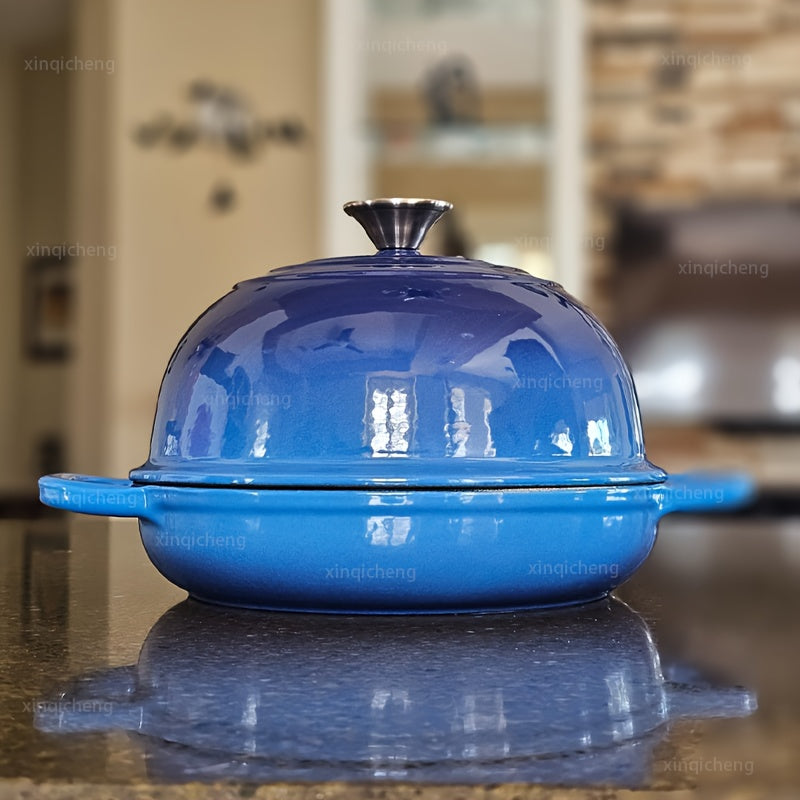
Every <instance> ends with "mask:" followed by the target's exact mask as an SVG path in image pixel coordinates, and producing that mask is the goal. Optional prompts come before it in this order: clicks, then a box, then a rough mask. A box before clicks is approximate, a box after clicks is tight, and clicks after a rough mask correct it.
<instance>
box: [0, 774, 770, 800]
mask: <svg viewBox="0 0 800 800" xmlns="http://www.w3.org/2000/svg"><path fill="white" fill-rule="evenodd" d="M760 788H762V789H763V788H764V787H760ZM758 790H759V787H756V786H750V787H748V788H747V789H745V788H744V787H742V788H741V789H734V788H733V787H731V786H729V785H720V786H719V787H713V788H712V787H703V789H702V790H701V791H700V792H698V791H696V790H693V789H691V788H679V789H670V790H667V789H664V790H659V789H644V790H637V789H616V788H613V787H602V786H597V787H588V788H587V787H583V788H569V787H556V786H543V785H538V784H523V783H504V784H491V785H470V784H453V785H448V784H418V783H344V782H332V783H322V784H320V783H274V784H263V785H257V784H247V783H183V784H181V783H179V784H153V783H138V784H117V783H83V782H74V783H69V782H61V781H59V782H47V781H44V782H36V781H33V780H30V779H28V778H0V800H19V799H20V798H24V799H25V800H35V799H36V798H42V799H43V800H77V798H80V800H134V799H136V800H144V799H145V798H146V799H147V800H161V798H178V799H179V800H180V798H186V800H195V798H206V797H208V798H213V799H214V800H242V798H252V800H411V798H415V800H471V799H472V798H476V800H614V798H620V800H654V799H655V798H664V799H665V800H667V799H668V800H689V799H690V798H697V797H698V796H702V797H703V798H712V800H713V798H720V800H722V798H730V799H731V800H749V798H756V797H761V796H763V795H760V794H759V791H758Z"/></svg>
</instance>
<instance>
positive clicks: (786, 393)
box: [612, 202, 800, 430]
mask: <svg viewBox="0 0 800 800" xmlns="http://www.w3.org/2000/svg"><path fill="white" fill-rule="evenodd" d="M612 248H613V256H614V259H615V267H616V269H615V276H614V283H615V285H614V287H613V289H614V291H613V297H614V300H615V303H616V309H615V319H616V325H615V334H616V336H617V339H618V341H619V343H620V346H621V348H622V351H623V354H624V356H625V357H626V359H627V361H628V363H629V364H630V366H631V369H632V371H633V376H634V381H635V383H636V388H637V392H638V394H639V400H640V403H641V408H642V414H643V416H644V418H645V419H648V420H650V421H655V422H669V423H708V424H722V425H724V426H727V427H739V428H748V429H761V428H775V427H789V428H795V429H798V430H800V204H798V203H744V202H728V203H714V204H706V205H703V206H698V207H694V208H682V209H664V208H660V209H638V208H633V207H632V206H622V207H620V208H618V210H617V212H616V217H615V231H614V236H613V244H612Z"/></svg>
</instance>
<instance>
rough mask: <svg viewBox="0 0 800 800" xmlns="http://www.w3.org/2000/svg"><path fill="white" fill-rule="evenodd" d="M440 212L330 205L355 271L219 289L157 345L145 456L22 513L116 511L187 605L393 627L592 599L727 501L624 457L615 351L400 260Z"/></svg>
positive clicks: (502, 290) (567, 305)
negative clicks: (659, 544)
mask: <svg viewBox="0 0 800 800" xmlns="http://www.w3.org/2000/svg"><path fill="white" fill-rule="evenodd" d="M449 207H450V206H449V204H448V203H443V202H441V201H433V200H407V199H388V200H374V201H369V202H363V203H362V202H359V203H349V204H348V205H347V206H345V210H346V211H347V213H348V214H350V215H351V216H354V217H356V218H357V219H358V220H359V221H360V222H361V223H362V225H364V227H365V229H366V230H367V233H368V234H369V235H370V238H371V239H372V241H373V242H374V243H375V244H376V245H377V247H378V252H377V253H376V254H375V255H373V256H366V257H365V256H357V257H351V258H337V259H328V260H320V261H312V262H309V263H306V264H301V265H295V266H290V267H283V268H280V269H277V270H273V271H272V272H270V273H269V274H268V275H266V276H264V277H262V278H256V279H254V280H249V281H244V282H243V283H240V284H238V285H237V286H236V287H234V289H233V290H232V291H231V292H230V293H229V294H227V295H226V296H225V297H223V298H222V299H220V300H219V301H218V302H217V303H215V304H214V305H213V306H211V308H209V309H208V310H207V311H206V312H205V313H204V314H203V315H202V316H201V317H200V318H199V319H198V320H197V321H196V322H195V323H194V325H193V326H192V327H191V328H190V329H189V331H188V332H187V333H186V335H185V336H184V337H183V339H182V340H181V342H180V343H179V344H178V347H177V349H176V351H175V353H174V354H173V356H172V358H171V360H170V363H169V365H168V367H167V371H166V374H165V376H164V380H163V382H162V385H161V391H160V394H159V399H158V406H157V410H156V418H155V423H154V427H153V435H152V440H151V448H150V458H149V459H148V461H147V462H146V463H145V464H144V465H142V466H141V467H140V468H138V469H135V470H133V471H132V472H131V475H130V478H131V479H130V480H129V481H123V480H113V479H106V478H94V477H88V476H80V475H50V476H46V477H44V478H42V479H41V480H40V482H39V483H40V489H41V498H42V501H43V502H44V503H47V504H48V505H51V506H55V507H57V508H64V509H69V510H72V511H81V512H84V513H89V514H103V515H111V516H128V517H138V518H139V520H140V529H141V534H142V541H143V543H144V546H145V548H146V550H147V553H148V555H149V556H150V558H151V559H152V561H153V563H154V564H155V566H156V567H157V568H158V569H159V570H160V571H161V572H162V573H163V574H164V575H165V576H166V577H167V578H168V579H169V580H171V581H172V582H174V583H176V584H177V585H179V586H181V587H183V588H185V589H186V590H188V591H189V592H190V594H192V595H193V596H195V597H197V598H199V599H203V600H208V601H212V602H216V603H225V604H230V605H241V606H250V607H256V608H270V609H286V610H289V609H291V610H304V611H337V612H377V613H391V612H426V611H427V612H432V611H436V612H441V611H474V610H489V609H512V608H523V607H534V606H547V605H557V604H569V603H577V602H584V601H587V600H592V599H595V598H598V597H601V596H603V595H605V594H607V593H608V592H609V591H610V590H611V589H613V588H614V587H615V586H617V585H618V584H620V583H622V582H623V581H624V580H626V579H627V578H628V577H629V576H630V575H631V574H632V573H633V572H634V571H635V570H636V568H637V567H638V566H639V565H640V564H641V563H642V562H643V561H644V559H645V558H646V557H647V555H648V553H649V552H650V549H651V548H652V546H653V542H654V540H655V535H656V527H657V523H658V520H659V518H660V517H661V516H663V515H664V514H667V513H669V512H671V511H678V510H692V509H694V510H711V509H721V508H724V507H729V506H732V505H736V504H739V503H742V502H744V501H745V500H746V499H747V497H748V496H749V494H750V491H751V486H750V482H749V481H748V480H747V479H746V478H744V477H742V476H738V477H735V476H728V477H724V476H720V477H713V476H689V475H685V476H678V477H671V478H668V477H667V475H666V474H665V473H664V472H663V471H662V470H660V469H658V468H657V467H655V466H653V465H652V464H651V463H650V462H648V461H647V460H646V458H645V453H644V443H643V438H642V429H641V421H640V418H639V412H638V405H637V401H636V394H635V391H634V387H633V382H632V379H631V376H630V373H629V371H628V369H627V367H626V365H625V363H624V361H623V360H622V357H621V355H620V353H619V350H618V349H617V347H616V345H615V344H614V342H613V341H612V339H611V337H610V336H609V334H608V332H607V331H606V330H605V329H604V328H603V326H602V325H601V324H600V322H598V320H597V319H596V318H595V317H594V316H592V314H591V313H590V312H589V311H588V310H587V309H586V308H584V307H583V306H582V305H581V304H580V303H579V302H578V301H577V300H575V299H574V298H573V297H571V296H570V295H569V294H567V293H566V292H565V291H564V289H563V288H562V287H561V286H559V285H558V284H555V283H553V282H551V281H543V280H540V279H537V278H534V277H532V276H531V275H529V274H528V273H526V272H524V271H522V270H518V269H514V268H511V267H498V266H495V265H492V264H488V263H486V262H481V261H469V260H466V259H463V258H460V257H458V258H443V257H431V256H425V255H421V254H420V253H419V252H418V250H417V248H418V246H419V244H420V242H421V241H422V238H423V237H424V235H425V232H426V231H427V229H428V228H429V227H430V226H431V225H432V224H433V223H434V222H435V221H436V219H437V218H438V217H439V216H440V215H441V214H442V213H443V212H444V211H446V210H447V209H448V208H449Z"/></svg>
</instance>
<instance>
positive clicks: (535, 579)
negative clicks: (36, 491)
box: [40, 476, 751, 613]
mask: <svg viewBox="0 0 800 800" xmlns="http://www.w3.org/2000/svg"><path fill="white" fill-rule="evenodd" d="M40 486H41V497H42V500H43V501H44V502H45V503H47V504H49V505H52V506H56V507H60V508H65V509H69V510H73V511H83V512H85V513H91V514H111V515H115V516H129V517H139V519H140V530H141V535H142V541H143V543H144V546H145V548H146V550H147V553H148V555H149V557H150V559H151V560H152V561H153V563H154V564H155V566H156V567H157V568H158V569H159V570H160V571H161V572H162V574H163V575H164V576H165V577H166V578H168V579H169V580H170V581H172V582H173V583H175V584H177V585H178V586H181V587H183V588H184V589H186V590H187V591H189V592H190V593H191V594H192V595H194V596H195V597H198V598H200V599H203V600H208V601H211V602H215V603H223V604H230V605H241V606H249V607H257V608H269V609H286V610H305V611H327V612H330V611H336V612H348V611H349V612H359V613H393V612H394V613H403V612H417V613H421V612H432V611H470V610H491V609H498V610H499V609H514V608H525V607H535V606H545V605H559V604H569V603H576V602H583V601H588V600H592V599H596V598H598V597H602V596H603V595H605V594H606V593H607V592H609V591H610V590H611V589H613V588H614V587H615V586H617V585H619V584H620V583H622V582H623V581H624V580H626V579H627V578H628V577H629V576H630V575H631V574H632V573H633V572H634V571H635V570H636V569H637V567H638V566H639V565H640V564H641V563H642V562H643V561H644V559H645V558H646V557H647V555H648V553H649V552H650V549H651V548H652V546H653V542H654V540H655V536H656V526H657V522H658V519H659V518H660V517H661V516H662V515H663V514H665V513H668V512H670V511H675V510H680V509H697V510H701V509H713V508H724V507H726V506H730V505H736V504H737V503H741V502H742V501H743V500H744V499H746V498H747V496H748V495H749V492H750V488H751V487H750V484H749V483H748V482H747V481H746V480H744V479H737V478H728V479H723V478H717V479H714V478H709V477H706V478H697V477H692V476H685V477H680V476H679V477H676V478H673V479H671V480H670V481H667V482H665V483H662V484H654V485H647V484H642V485H631V486H617V487H587V488H562V489H544V488H541V489H504V490H487V489H484V490H476V491H466V490H461V491H456V490H452V489H451V490H420V489H410V490H384V491H375V490H372V491H370V490H366V489H359V490H356V489H347V490H337V489H327V490H326V489H312V488H305V489H246V488H231V487H219V488H209V487H199V488H195V487H187V486H167V485H159V484H150V485H134V484H132V483H131V482H129V481H111V480H108V479H100V480H98V479H91V478H87V477H84V476H49V477H47V478H42V479H41V481H40Z"/></svg>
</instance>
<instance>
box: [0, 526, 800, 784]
mask: <svg viewBox="0 0 800 800" xmlns="http://www.w3.org/2000/svg"><path fill="white" fill-rule="evenodd" d="M798 577H800V520H799V519H791V518H785V519H757V518H750V519H737V518H733V517H726V518H719V519H716V520H714V519H712V518H710V517H709V518H704V519H702V520H700V519H699V518H691V517H671V518H668V519H667V520H665V521H664V522H663V523H662V526H661V531H660V535H659V540H658V542H657V545H656V549H655V551H654V553H653V555H652V556H651V558H650V560H649V561H648V562H647V564H646V565H645V566H644V567H643V568H642V569H641V570H640V572H639V573H638V574H637V575H636V576H635V577H634V579H633V580H631V581H630V582H629V583H627V584H626V585H625V586H623V587H621V589H620V590H619V591H618V592H617V598H618V599H615V600H612V601H608V602H605V601H604V602H601V603H595V604H591V605H588V606H583V607H579V608H574V609H568V610H561V611H554V612H547V613H524V614H512V615H473V616H453V615H450V616H431V617H417V618H401V617H394V618H391V617H372V618H364V617H360V618H356V617H323V616H314V615H291V614H270V613H264V612H251V611H236V610H231V609H222V608H216V607H212V606H206V605H202V604H199V603H196V602H195V601H192V600H187V599H186V596H185V594H184V593H183V592H182V591H180V590H178V589H176V588H175V587H173V586H171V585H170V584H169V583H167V582H166V581H165V580H164V579H163V578H162V577H161V576H160V575H159V574H158V573H157V571H156V570H155V569H154V568H153V567H152V565H151V564H150V562H149V561H148V560H147V557H146V555H145V554H144V551H143V549H142V548H141V545H140V543H139V541H138V535H137V531H136V526H135V523H134V524H131V523H130V522H128V521H112V522H106V521H103V520H84V519H78V518H75V519H73V520H70V521H69V522H67V521H59V520H58V519H52V520H48V521H46V522H37V523H23V522H4V523H0V800H5V798H16V797H30V798H40V797H41V798H49V797H52V798H73V797H74V798H87V799H88V800H91V798H128V797H131V798H133V797H152V798H160V797H186V798H194V797H214V798H228V797H230V798H233V797H236V798H239V797H259V798H287V800H288V798H304V799H305V798H309V799H310V798H314V799H315V800H322V799H323V798H326V799H327V798H330V800H334V799H336V800H338V798H362V797H363V798H382V797H397V798H406V797H407V798H412V797H423V798H487V800H488V798H493V799H496V800H501V798H502V800H511V798H529V797H530V798H544V797H552V798H561V797H563V798H572V797H597V798H601V797H602V798H612V797H629V796H630V797H650V796H653V797H655V796H661V795H662V794H664V795H668V796H669V797H672V798H682V797H696V796H702V797H742V798H749V797H754V798H755V797H770V798H781V797H786V798H789V797H796V796H798V792H800V766H799V765H798V759H797V757H796V754H797V752H798V749H799V748H800V713H798V712H800V688H799V687H800V684H798V682H797V679H796V674H797V663H798V655H800V620H799V619H798V611H800V582H799V581H798Z"/></svg>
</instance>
